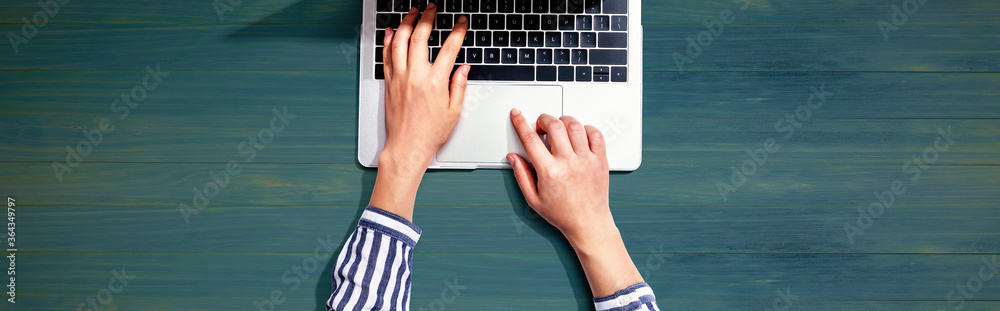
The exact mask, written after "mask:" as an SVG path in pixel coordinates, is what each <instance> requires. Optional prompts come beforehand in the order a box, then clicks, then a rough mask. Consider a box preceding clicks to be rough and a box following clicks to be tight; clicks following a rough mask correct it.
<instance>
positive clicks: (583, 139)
mask: <svg viewBox="0 0 1000 311" xmlns="http://www.w3.org/2000/svg"><path fill="white" fill-rule="evenodd" d="M559 120H562V121H563V124H566V132H567V133H568V134H569V143H570V145H572V146H573V151H574V152H576V153H577V154H581V153H584V152H591V151H590V144H589V143H588V142H587V130H586V129H584V128H583V123H580V121H577V120H576V118H574V117H571V116H562V117H559Z"/></svg>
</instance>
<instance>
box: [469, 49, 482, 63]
mask: <svg viewBox="0 0 1000 311" xmlns="http://www.w3.org/2000/svg"><path fill="white" fill-rule="evenodd" d="M465 60H466V62H468V63H470V64H478V63H482V62H483V49H480V48H468V49H466V51H465Z"/></svg>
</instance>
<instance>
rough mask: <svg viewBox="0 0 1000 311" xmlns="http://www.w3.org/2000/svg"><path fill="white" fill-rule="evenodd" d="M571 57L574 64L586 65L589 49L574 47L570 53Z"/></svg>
mask: <svg viewBox="0 0 1000 311" xmlns="http://www.w3.org/2000/svg"><path fill="white" fill-rule="evenodd" d="M595 51H596V50H595ZM570 59H571V60H572V61H573V64H574V65H586V64H587V50H584V49H574V50H572V52H571V53H570Z"/></svg>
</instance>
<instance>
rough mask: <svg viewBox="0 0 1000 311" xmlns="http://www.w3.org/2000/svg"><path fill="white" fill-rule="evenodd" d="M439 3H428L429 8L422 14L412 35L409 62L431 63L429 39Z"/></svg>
mask: <svg viewBox="0 0 1000 311" xmlns="http://www.w3.org/2000/svg"><path fill="white" fill-rule="evenodd" d="M436 13H437V5H436V4H434V2H431V3H428V4H427V9H425V10H424V14H423V15H421V16H420V21H419V22H417V26H416V28H414V29H413V34H411V35H410V58H409V59H407V60H406V63H407V64H429V63H430V62H431V61H430V60H429V59H430V58H429V56H427V53H428V51H427V39H428V38H430V36H431V28H434V16H435V15H437V14H436Z"/></svg>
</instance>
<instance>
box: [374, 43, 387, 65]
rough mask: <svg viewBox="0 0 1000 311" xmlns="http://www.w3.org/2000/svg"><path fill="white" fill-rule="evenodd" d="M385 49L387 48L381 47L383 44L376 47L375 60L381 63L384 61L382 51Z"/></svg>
mask: <svg viewBox="0 0 1000 311" xmlns="http://www.w3.org/2000/svg"><path fill="white" fill-rule="evenodd" d="M384 49H385V48H384V47H381V46H379V47H375V62H376V63H381V62H382V51H383V50H384Z"/></svg>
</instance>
